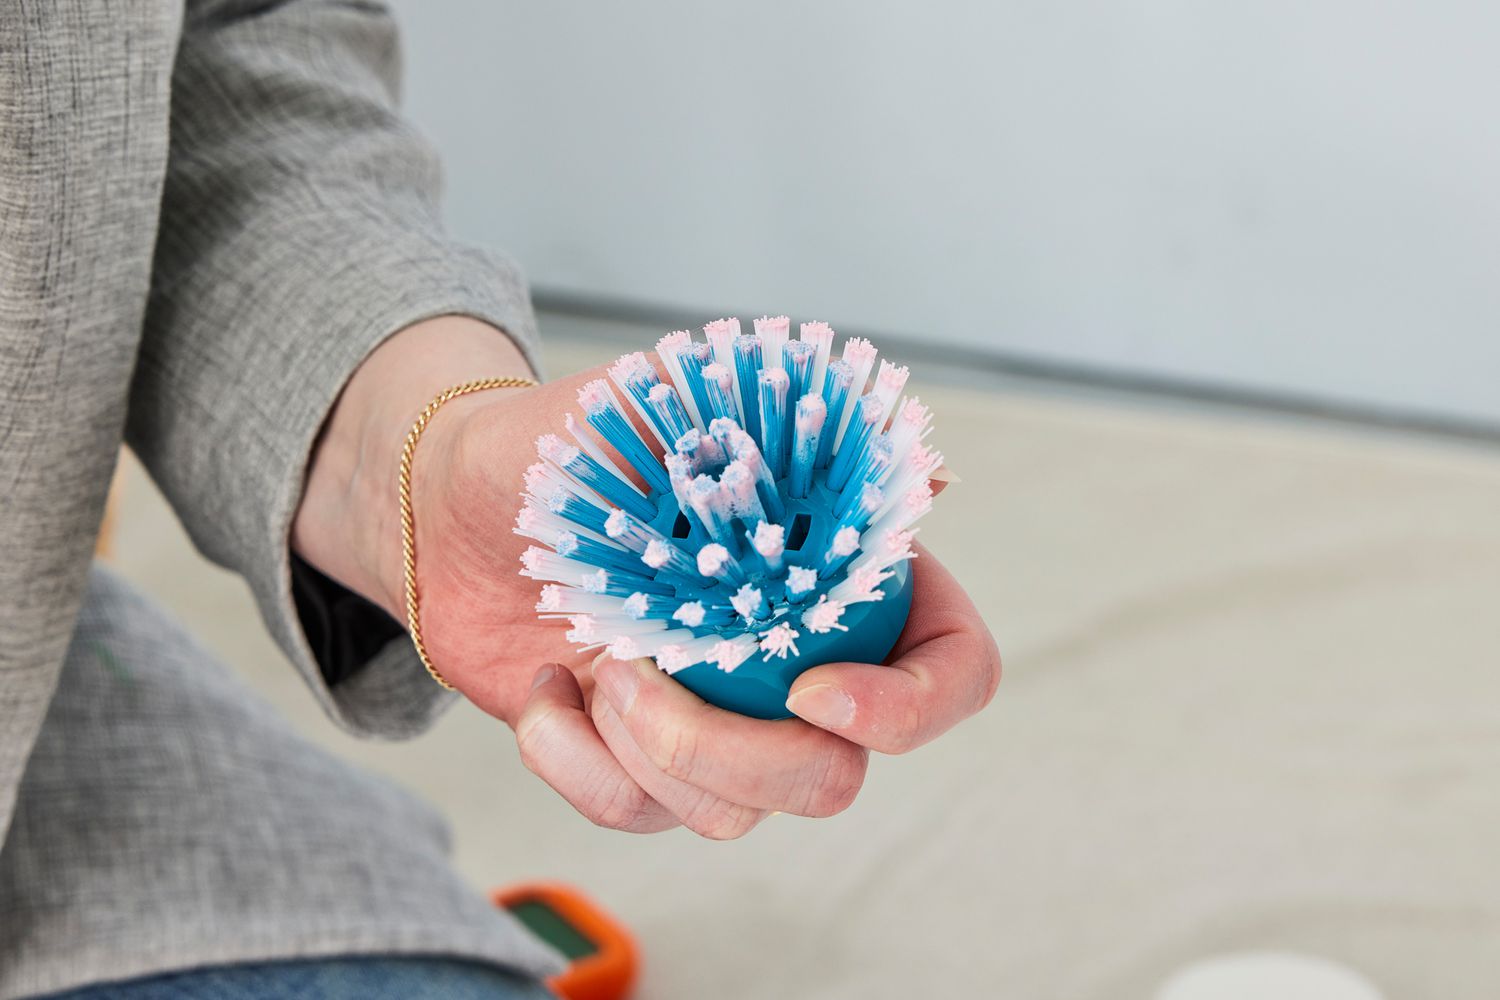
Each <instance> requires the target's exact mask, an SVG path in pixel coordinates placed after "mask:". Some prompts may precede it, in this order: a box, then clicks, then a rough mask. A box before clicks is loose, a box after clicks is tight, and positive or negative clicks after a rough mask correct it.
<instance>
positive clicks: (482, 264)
mask: <svg viewBox="0 0 1500 1000" xmlns="http://www.w3.org/2000/svg"><path fill="white" fill-rule="evenodd" d="M329 211H330V212H331V213H334V214H335V217H333V218H330V219H329V220H328V223H329V224H328V225H327V226H326V227H322V226H319V225H317V220H316V219H311V220H310V219H309V218H307V217H306V216H302V217H299V218H296V219H295V220H292V219H288V218H287V217H285V216H283V217H281V219H283V220H285V224H286V226H287V231H286V232H284V233H276V232H269V233H268V232H261V233H258V234H256V236H255V238H254V241H253V248H254V249H252V247H250V246H247V247H246V248H245V252H244V253H243V254H239V255H232V259H235V260H237V261H238V262H240V265H241V266H240V268H239V269H238V273H237V274H236V276H235V277H236V278H237V279H238V280H237V281H235V282H232V283H226V284H224V285H218V286H216V287H212V288H194V289H193V290H192V295H193V296H194V297H193V298H191V299H189V301H195V302H198V301H201V298H199V297H201V296H204V295H207V296H209V297H210V298H219V299H223V298H224V297H225V296H233V295H237V294H244V295H247V296H248V295H252V294H253V295H259V296H274V298H275V300H276V301H275V302H274V303H271V304H269V305H268V304H267V303H265V302H264V301H260V302H256V303H254V308H253V309H245V310H240V309H237V308H235V307H236V306H239V305H241V303H237V302H228V301H218V302H211V303H209V305H210V306H212V307H213V308H214V311H215V312H216V313H219V314H222V315H233V314H235V313H237V312H238V313H239V314H241V315H243V316H245V320H246V322H245V325H244V326H243V327H242V328H240V329H237V330H234V331H226V332H224V333H223V334H222V335H221V336H220V337H217V338H213V339H203V338H186V337H169V338H161V339H160V340H158V341H157V342H156V343H154V344H152V345H149V349H147V350H145V351H143V353H142V357H141V361H140V367H139V369H138V372H137V376H136V379H137V385H136V390H135V392H134V393H133V394H132V395H133V406H132V413H131V421H130V422H131V428H132V433H131V439H132V442H133V443H134V444H135V447H136V449H137V451H140V452H143V454H142V455H141V457H142V459H143V461H145V463H146V464H147V466H148V468H150V469H151V470H152V473H153V475H154V476H155V477H156V479H157V481H158V483H159V485H160V486H161V487H162V490H163V492H164V493H166V495H167V496H168V498H169V499H170V500H171V502H172V504H173V506H174V507H175V509H176V510H177V511H178V513H179V516H181V517H182V519H183V522H184V524H185V526H186V527H187V529H188V531H189V533H190V534H191V535H192V537H193V539H194V541H195V542H196V544H197V545H198V547H199V548H200V549H201V550H202V551H203V552H204V554H205V555H207V556H208V557H209V558H211V559H213V560H214V561H216V562H218V563H220V564H222V565H224V566H227V567H229V568H230V569H233V570H235V571H236V572H238V573H240V574H241V575H242V576H244V578H245V579H246V580H247V581H248V582H249V584H250V587H251V590H252V591H253V592H254V594H255V598H256V600H257V602H258V603H259V606H260V610H261V613H262V615H263V616H264V618H265V621H266V624H267V626H268V627H269V630H270V632H271V634H272V636H273V637H274V638H275V639H276V641H277V643H278V644H279V645H280V646H281V648H282V649H283V650H284V651H285V652H286V654H287V656H288V657H289V658H290V659H291V660H292V662H293V664H295V665H296V667H297V669H298V670H299V671H300V672H301V673H302V675H303V677H304V678H305V679H306V681H307V683H308V685H309V686H310V687H311V688H312V690H313V692H314V694H315V696H316V697H317V699H318V700H319V702H320V703H321V704H322V705H323V707H324V709H325V710H326V711H327V712H328V714H329V715H330V717H332V718H333V719H334V720H335V721H336V722H337V723H338V724H339V725H341V726H342V727H344V728H345V729H348V730H350V731H353V732H357V733H360V734H364V735H374V736H381V737H388V738H400V737H405V736H410V735H413V734H415V733H418V732H420V731H422V730H423V729H424V728H425V727H426V726H428V725H430V724H431V722H432V721H433V719H434V718H435V717H436V716H437V714H438V713H439V712H440V711H441V710H442V709H443V708H444V707H446V706H447V705H448V704H449V703H450V702H451V701H452V699H453V695H452V694H451V693H450V692H447V691H445V690H444V689H442V688H441V687H439V686H438V685H437V684H436V683H434V682H433V680H432V679H431V678H430V677H429V676H428V675H427V672H426V671H425V670H424V669H423V667H422V665H421V662H420V661H419V660H418V658H417V656H416V654H415V651H414V650H413V649H412V647H411V643H410V641H409V639H408V638H407V637H406V635H405V633H404V632H402V633H401V634H400V635H399V636H398V637H397V638H395V639H393V640H392V641H390V642H388V643H386V644H385V645H384V646H383V647H381V648H380V649H379V650H378V652H376V653H375V654H374V655H373V656H371V657H370V658H369V659H368V662H367V663H365V664H364V666H362V667H360V668H359V669H356V670H354V671H353V672H351V673H349V674H348V676H347V677H345V678H344V679H343V680H341V681H340V682H339V683H337V684H335V685H329V684H328V683H327V682H326V680H325V675H324V671H323V669H322V665H321V664H320V663H319V662H318V658H317V656H316V655H315V653H314V651H313V649H312V648H311V646H310V644H309V642H308V638H307V635H306V634H305V633H304V629H303V626H302V622H301V620H300V619H299V616H298V610H297V606H296V601H295V600H294V595H293V574H292V566H291V558H292V556H291V544H290V537H291V526H292V520H293V517H294V515H295V513H296V511H297V506H298V503H299V502H300V499H301V496H302V490H303V484H304V479H305V475H306V471H307V466H308V462H309V459H310V456H311V454H312V450H313V446H314V444H315V442H316V440H317V437H318V434H319V431H320V429H321V427H322V425H323V423H324V421H325V419H326V418H327V416H328V414H329V412H330V410H331V409H332V407H333V404H334V402H335V401H336V400H337V398H338V395H339V393H340V391H341V390H342V388H343V386H344V384H345V382H346V381H347V380H348V378H349V376H350V375H351V374H352V373H353V371H354V369H355V368H356V367H358V365H359V364H360V362H361V361H362V360H363V359H364V358H365V357H366V356H367V355H368V354H369V353H370V352H371V351H372V350H373V349H374V348H375V347H376V346H378V345H379V344H380V343H381V342H382V341H384V340H385V339H386V338H387V337H389V336H390V335H391V334H393V333H395V332H397V331H399V330H401V329H403V328H405V327H407V326H410V325H411V324H413V323H416V322H418V321H421V320H424V319H429V318H432V317H434V316H440V315H450V314H463V315H468V316H473V317H475V318H477V319H480V320H483V321H485V322H487V323H489V324H491V325H493V326H495V327H498V328H500V329H502V330H504V331H505V332H506V333H508V334H509V335H510V336H511V337H512V338H513V339H514V340H515V341H516V343H517V344H518V345H519V346H520V348H521V349H522V351H523V352H524V353H525V354H526V356H527V358H528V360H530V361H531V363H532V365H533V367H536V366H537V363H538V362H537V359H536V332H535V319H534V317H533V314H532V311H531V306H530V302H529V299H528V296H527V292H526V288H525V285H524V283H523V281H522V279H521V277H520V275H519V273H518V272H517V270H516V269H515V268H514V267H513V266H512V265H510V264H509V263H507V262H504V261H500V260H496V259H492V258H490V257H488V256H486V255H484V254H480V253H477V252H473V251H468V250H464V249H462V248H455V247H453V246H452V245H450V244H447V243H446V242H442V241H441V238H440V237H435V236H431V235H428V234H427V233H425V232H423V231H422V230H421V229H420V228H418V227H417V226H412V227H411V228H410V229H404V230H403V229H401V228H399V227H395V226H392V225H391V224H390V223H389V221H388V220H383V221H382V222H381V224H378V225H371V226H370V228H369V230H368V231H367V232H364V233H359V232H351V227H350V225H349V208H348V206H347V205H344V206H338V207H333V208H330V209H329ZM278 224H279V223H278ZM393 232H400V233H401V235H400V236H399V238H396V239H393V238H392V234H393ZM322 234H327V235H326V236H324V235H322ZM320 239H326V240H327V245H326V246H318V245H316V243H317V241H319V240H320ZM310 242H311V243H313V244H314V245H309V243H310ZM263 248H273V249H271V250H269V251H268V250H265V249H263ZM255 249H259V250H260V256H259V257H257V255H256V253H255ZM285 253H294V254H295V255H296V256H297V257H299V258H301V260H302V261H303V262H306V266H300V267H289V266H288V264H287V261H286V260H284V259H277V258H278V255H279V254H285ZM267 258H270V259H267ZM312 262H320V266H317V267H314V266H312ZM258 266H260V267H264V269H265V273H264V274H258V273H256V272H257V268H258ZM288 276H291V279H292V280H291V281H290V282H288V280H287V279H288ZM273 277H274V279H275V280H270V279H272V278H273ZM245 289H255V290H257V291H255V292H253V293H248V292H244V291H242V290H245ZM172 308H173V305H172V302H171V300H170V297H168V301H167V302H165V303H163V304H162V305H161V311H170V310H171V309H172ZM137 404H140V405H137ZM394 488H395V484H394V483H393V484H392V489H394ZM314 599H316V597H314Z"/></svg>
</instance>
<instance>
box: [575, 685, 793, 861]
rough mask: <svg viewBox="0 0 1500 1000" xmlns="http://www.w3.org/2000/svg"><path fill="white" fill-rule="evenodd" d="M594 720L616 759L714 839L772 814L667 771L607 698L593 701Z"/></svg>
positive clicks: (683, 818) (701, 833) (688, 823)
mask: <svg viewBox="0 0 1500 1000" xmlns="http://www.w3.org/2000/svg"><path fill="white" fill-rule="evenodd" d="M593 715H594V723H595V725H596V726H597V727H598V729H599V735H600V736H601V737H603V739H604V742H605V743H606V744H607V745H608V746H609V749H610V751H611V752H613V753H614V755H615V759H616V760H618V761H619V762H620V764H621V765H622V766H623V767H624V768H625V770H626V772H628V773H629V774H630V775H631V776H632V777H634V778H635V779H636V781H638V782H639V783H640V785H641V787H642V788H644V789H646V791H647V792H648V793H649V794H650V795H651V796H652V798H654V799H656V800H657V801H658V802H660V803H661V804H662V805H663V806H665V807H666V808H667V809H668V810H669V811H670V812H671V813H672V814H673V815H674V816H676V817H677V819H678V820H680V821H681V823H682V825H683V826H685V827H687V828H688V829H689V830H692V831H693V832H694V833H696V834H698V835H699V836H700V837H707V838H708V839H710V840H735V839H737V838H739V837H743V836H744V835H745V834H747V833H749V832H750V831H751V830H753V829H755V827H756V826H757V825H758V824H759V823H760V821H761V820H763V819H765V818H766V816H767V815H769V813H768V811H767V810H765V809H754V808H751V807H750V806H745V805H740V804H739V803H737V802H731V801H729V800H728V799H723V798H720V797H719V796H717V795H715V794H713V793H712V792H709V791H705V790H704V789H702V788H697V787H695V786H693V785H690V784H688V783H687V782H685V781H679V780H677V779H676V778H673V777H670V776H668V775H666V774H664V773H663V772H662V771H661V770H660V769H659V768H658V767H656V765H655V764H654V763H653V762H652V761H651V759H650V758H648V757H647V756H646V755H645V753H644V752H642V750H641V749H640V747H638V746H636V744H635V741H634V740H633V739H631V736H630V733H629V732H628V731H627V730H626V728H625V723H624V722H623V721H622V720H621V719H620V716H619V714H618V713H616V712H615V709H614V706H613V705H611V704H610V703H609V700H608V699H606V698H599V699H596V700H595V701H594V703H593Z"/></svg>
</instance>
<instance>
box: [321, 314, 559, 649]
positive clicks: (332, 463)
mask: <svg viewBox="0 0 1500 1000" xmlns="http://www.w3.org/2000/svg"><path fill="white" fill-rule="evenodd" d="M503 376H520V377H523V378H534V377H535V376H534V373H533V372H532V369H531V366H530V364H529V363H528V362H527V361H526V358H525V356H524V355H523V354H522V353H521V351H520V349H519V348H518V347H517V346H516V345H515V343H514V341H512V340H511V339H510V337H508V336H506V335H505V334H504V333H503V332H501V331H500V330H497V329H496V328H495V327H493V326H490V325H489V324H487V323H483V322H481V321H479V320H476V319H472V318H470V317H467V316H440V317H436V318H434V319H430V320H424V321H423V322H420V323H415V324H413V325H412V326H409V327H407V328H406V329H404V330H401V331H399V332H398V333H395V334H393V335H392V336H391V337H389V338H388V339H387V340H386V341H385V342H384V343H382V344H381V345H380V346H379V347H377V348H376V349H375V350H374V351H372V352H371V353H370V355H369V356H368V357H367V358H366V359H365V360H364V362H363V363H361V364H360V366H359V367H358V368H357V369H356V370H355V372H354V374H353V375H352V376H350V379H349V381H348V383H347V384H346V385H345V387H344V390H343V392H342V393H341V394H340V395H339V399H338V401H337V402H336V403H335V404H334V409H333V411H332V413H331V414H330V415H329V417H328V420H327V422H326V424H325V425H324V429H323V434H322V437H321V438H320V440H319V442H318V445H317V447H316V448H315V449H314V453H313V459H312V462H311V465H310V467H309V470H308V476H307V482H306V485H305V487H304V490H303V496H302V502H301V503H300V505H299V506H298V509H297V514H296V517H295V520H294V521H293V527H292V546H293V548H294V550H295V551H296V552H297V553H298V554H299V555H301V556H302V557H303V558H304V559H306V560H307V561H308V562H310V563H312V564H313V565H314V566H316V567H317V568H318V569H319V570H321V571H322V572H323V573H324V574H326V575H327V576H329V577H331V578H332V579H334V580H337V581H338V582H339V583H340V584H342V585H344V586H345V587H348V588H349V589H350V590H353V591H354V592H355V593H357V594H360V595H361V596H363V597H365V598H366V599H368V600H370V601H372V602H374V603H375V604H377V605H379V606H380V607H381V608H383V609H384V610H385V611H386V612H387V613H389V614H390V615H391V616H392V617H394V618H396V619H397V620H398V621H404V620H405V598H404V593H403V578H402V560H401V519H400V506H399V503H398V499H397V492H396V481H397V470H398V468H399V466H400V459H401V449H402V445H403V443H404V442H405V439H406V435H407V433H408V432H409V431H410V430H411V426H412V424H413V423H414V422H415V421H416V419H417V417H418V416H419V415H420V414H421V412H422V410H423V409H424V408H425V407H426V406H427V404H428V403H430V402H431V401H432V400H433V399H434V398H435V397H436V396H437V395H438V394H439V393H441V392H443V391H444V390H445V389H448V388H450V387H452V386H454V385H457V384H459V383H462V382H468V381H472V380H474V379H478V378H487V377H503ZM470 405H472V402H471V400H468V399H459V400H454V401H453V402H452V403H449V404H448V405H447V406H444V407H443V408H442V409H441V410H440V411H439V412H438V413H437V414H436V415H435V416H434V417H433V419H432V422H431V424H430V425H429V427H428V430H427V431H426V433H425V434H424V436H423V442H422V444H423V447H422V448H420V449H418V450H419V452H429V451H433V452H435V451H438V450H440V448H441V445H440V444H439V442H438V441H436V440H433V439H434V438H439V437H442V436H444V434H445V433H446V432H447V431H448V430H449V429H451V428H453V427H456V426H458V425H459V424H461V422H462V414H463V413H464V412H465V411H466V409H467V407H468V406H470ZM418 464H419V465H420V464H421V459H420V458H419V459H418Z"/></svg>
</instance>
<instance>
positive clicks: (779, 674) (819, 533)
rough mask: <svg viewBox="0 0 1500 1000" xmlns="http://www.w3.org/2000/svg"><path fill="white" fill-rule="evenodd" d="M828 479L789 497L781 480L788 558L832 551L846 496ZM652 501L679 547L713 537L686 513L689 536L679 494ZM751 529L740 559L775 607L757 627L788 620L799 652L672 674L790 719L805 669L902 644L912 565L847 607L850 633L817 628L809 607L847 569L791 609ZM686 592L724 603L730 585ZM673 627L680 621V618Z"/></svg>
mask: <svg viewBox="0 0 1500 1000" xmlns="http://www.w3.org/2000/svg"><path fill="white" fill-rule="evenodd" d="M826 479H827V471H826V470H824V469H819V470H817V471H816V472H814V473H813V485H812V489H811V490H810V491H809V495H808V497H807V498H806V499H788V498H787V497H786V482H785V480H779V481H778V482H777V487H778V489H779V490H780V492H781V496H782V499H783V502H784V503H785V504H786V507H787V512H786V517H785V518H784V523H785V525H786V526H787V532H788V538H789V539H790V540H791V541H789V544H788V548H787V552H786V555H785V557H784V558H785V560H786V562H787V563H788V564H791V565H806V566H809V567H812V568H816V567H817V565H818V561H819V559H820V558H821V555H822V553H823V552H825V551H827V548H828V542H829V538H830V536H831V535H832V533H833V529H834V527H835V523H834V518H833V507H834V504H835V503H836V502H837V500H838V496H837V494H835V493H834V492H833V491H832V490H830V489H828V487H827V485H826ZM651 499H652V501H653V502H655V503H656V505H657V515H656V517H655V518H654V519H653V520H652V522H651V525H652V527H654V528H655V529H656V530H657V531H660V532H661V533H662V534H664V535H668V536H671V537H673V538H674V539H675V540H676V541H677V543H678V544H679V545H681V546H682V547H683V548H684V549H686V550H687V551H689V552H691V553H693V554H695V555H696V554H697V552H698V550H699V549H701V548H702V547H703V546H705V545H707V544H709V542H711V541H712V539H710V538H709V537H708V535H707V534H706V533H705V532H704V531H703V529H702V528H700V527H698V526H697V524H696V523H691V519H686V520H688V521H689V522H690V523H689V530H688V532H687V534H686V535H683V533H682V532H681V530H680V528H681V525H680V524H679V523H678V517H679V515H680V514H681V511H680V510H679V508H678V506H677V500H676V498H675V497H674V496H672V494H670V493H667V494H664V495H660V496H656V495H653V496H652V497H651ZM803 515H805V517H806V520H805V521H804V522H803V526H804V527H805V528H806V536H805V537H804V538H800V539H798V538H797V537H796V535H797V532H796V531H795V528H794V526H795V524H796V522H797V520H798V519H799V517H800V516H803ZM747 529H748V526H747V525H744V524H741V523H739V522H738V521H737V522H736V534H737V535H738V536H739V538H740V542H741V544H740V551H739V553H737V554H736V557H737V558H738V559H739V560H740V563H741V564H742V565H743V566H744V567H745V569H746V570H747V571H749V575H750V578H751V580H750V582H752V583H754V584H755V585H756V586H759V587H761V588H762V592H763V593H764V595H765V597H766V599H767V600H768V601H769V602H770V603H771V608H772V615H771V617H770V618H768V619H767V620H766V621H765V622H763V623H762V622H757V623H756V625H755V627H754V632H755V634H756V635H757V636H758V635H759V634H760V633H762V632H765V631H766V630H767V629H769V628H771V627H772V626H773V625H775V624H777V623H778V622H781V621H788V622H790V624H791V626H792V628H794V629H796V630H797V632H798V633H799V635H798V637H797V639H796V642H795V645H796V646H797V653H796V654H795V655H789V656H787V657H786V658H785V659H781V658H780V657H778V656H774V655H773V656H771V657H770V659H766V657H765V654H764V653H761V652H756V653H754V654H752V655H751V656H750V658H749V659H747V660H746V661H745V662H744V663H741V664H740V665H739V666H738V667H737V668H735V669H734V670H733V671H724V670H720V669H719V668H718V667H717V666H715V665H714V664H712V663H708V662H700V663H695V664H693V665H691V666H688V667H685V668H683V669H682V670H679V671H677V672H676V673H674V674H672V677H673V678H675V679H676V680H678V681H679V682H681V683H682V685H683V686H684V687H686V688H687V689H688V690H689V691H691V692H693V693H694V694H696V695H697V696H698V697H700V698H702V699H703V700H704V701H706V702H709V703H710V704H713V705H717V706H718V707H720V708H725V709H729V710H730V711H733V712H738V713H740V714H741V715H748V716H750V717H752V718H756V719H787V718H791V715H792V713H790V712H788V711H787V708H786V699H787V695H788V694H789V693H790V691H791V687H792V683H793V682H794V681H795V680H796V679H797V678H798V677H799V676H801V675H802V673H803V672H804V671H807V670H810V669H812V668H813V667H816V666H821V665H822V664H825V663H845V662H848V663H884V662H885V658H886V657H887V656H889V655H890V652H891V649H892V648H894V646H895V645H896V639H897V638H898V637H899V636H900V635H901V630H902V629H903V628H905V627H906V616H907V614H908V612H910V610H911V591H912V572H911V564H910V563H909V562H906V561H902V562H898V563H896V564H895V565H894V566H892V567H891V572H892V573H893V574H894V575H893V576H892V577H891V578H890V579H888V580H886V581H885V583H883V584H882V585H881V590H882V592H883V593H884V594H885V596H884V597H883V598H882V599H880V600H878V601H865V602H861V603H859V604H851V605H848V606H847V607H846V608H845V609H844V614H843V617H842V619H841V620H840V624H841V625H844V626H846V627H847V628H848V631H847V632H845V631H840V630H838V629H834V630H832V631H829V632H825V633H822V634H816V633H814V632H812V631H810V630H809V629H808V628H807V627H806V626H805V625H803V624H802V623H801V616H802V612H803V611H804V610H806V609H807V608H809V607H811V606H812V605H814V604H816V603H817V602H818V598H819V597H821V596H822V595H823V594H825V593H827V592H828V590H829V589H830V588H832V587H833V586H835V585H836V584H838V583H839V582H840V581H842V580H843V579H844V578H845V574H844V573H843V572H840V573H837V574H835V575H834V576H833V577H832V578H831V579H828V580H820V581H819V582H818V586H817V587H816V589H814V590H813V592H812V593H811V594H809V595H807V596H806V597H805V598H804V599H803V600H801V601H799V602H798V603H796V604H794V605H791V606H789V607H788V606H787V605H786V604H785V602H784V596H785V594H784V581H776V582H771V583H768V582H766V581H764V580H760V579H757V576H758V574H757V573H756V572H755V570H756V568H757V567H759V568H761V569H762V570H763V569H764V564H763V563H761V562H760V561H759V560H760V557H759V556H758V555H756V554H755V551H754V549H753V548H751V547H750V545H749V544H748V541H747V540H746V538H745V536H746V533H747ZM792 542H796V543H798V544H797V545H796V548H792ZM856 558H857V557H856ZM678 596H680V597H681V598H682V599H683V600H684V601H691V600H702V601H704V603H705V604H706V603H708V602H710V601H714V602H718V603H724V602H726V601H727V600H728V594H726V592H725V588H723V587H721V586H719V585H717V584H716V585H714V586H712V587H708V588H694V587H680V588H678ZM673 625H674V627H676V623H673ZM693 631H694V633H695V634H697V635H700V636H701V635H711V634H722V635H724V636H725V637H726V638H729V637H732V636H734V635H737V634H740V633H743V632H744V631H746V630H745V629H744V628H742V627H740V626H738V625H736V626H730V627H726V628H718V629H716V628H698V629H694V630H693Z"/></svg>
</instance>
